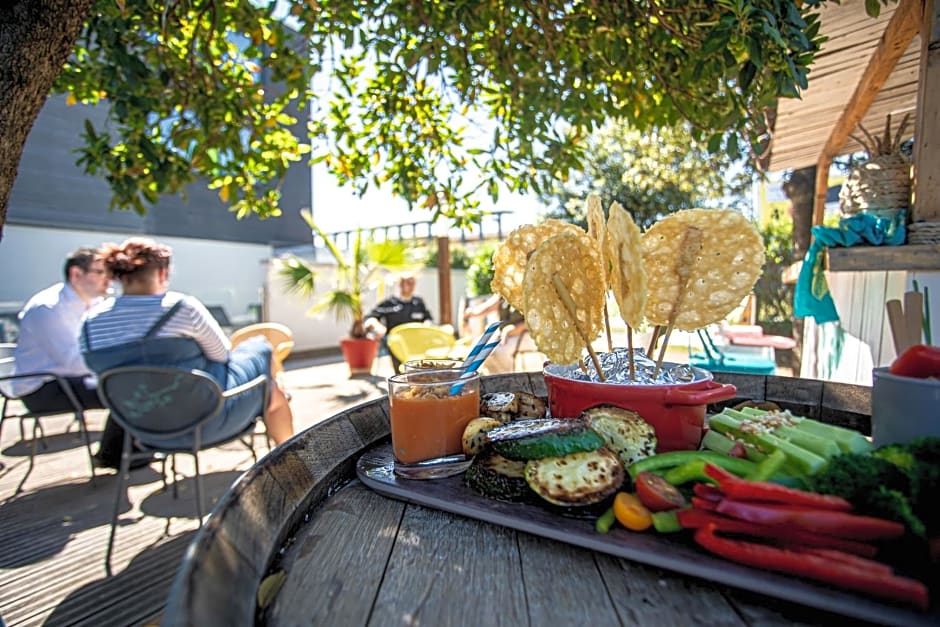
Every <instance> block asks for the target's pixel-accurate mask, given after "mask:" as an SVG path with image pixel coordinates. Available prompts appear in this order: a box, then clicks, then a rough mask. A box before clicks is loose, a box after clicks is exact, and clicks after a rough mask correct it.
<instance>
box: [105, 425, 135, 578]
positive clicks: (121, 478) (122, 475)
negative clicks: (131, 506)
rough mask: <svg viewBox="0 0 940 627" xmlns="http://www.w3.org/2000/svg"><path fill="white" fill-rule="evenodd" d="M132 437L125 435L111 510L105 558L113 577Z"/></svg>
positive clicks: (107, 571) (109, 574) (108, 572)
mask: <svg viewBox="0 0 940 627" xmlns="http://www.w3.org/2000/svg"><path fill="white" fill-rule="evenodd" d="M130 451H131V435H130V434H129V433H125V434H124V447H123V448H122V450H121V467H120V469H118V480H117V494H116V495H115V497H114V509H113V510H111V534H110V535H109V536H108V550H107V552H106V553H105V556H104V569H105V572H106V573H107V574H108V577H110V576H111V553H112V552H113V551H114V534H115V532H116V531H117V520H118V513H119V512H120V509H121V496H122V492H123V491H124V482H125V481H126V480H127V475H128V474H129V472H130V466H131V453H130Z"/></svg>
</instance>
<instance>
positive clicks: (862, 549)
mask: <svg viewBox="0 0 940 627" xmlns="http://www.w3.org/2000/svg"><path fill="white" fill-rule="evenodd" d="M676 517H677V519H678V520H679V524H680V525H682V528H683V529H700V528H701V527H704V526H705V525H707V524H709V523H711V524H714V525H715V526H716V527H717V531H720V532H723V533H733V534H737V535H746V536H751V537H754V538H767V539H770V540H774V541H775V542H776V543H779V544H783V545H785V546H788V547H790V548H793V549H794V550H796V547H798V546H799V547H801V548H804V549H807V550H811V549H815V548H819V549H820V550H825V549H837V550H838V552H844V553H843V554H847V553H851V554H853V555H861V556H862V557H874V556H875V555H876V554H877V553H878V548H877V547H876V546H875V545H873V544H868V543H867V542H858V541H857V540H846V539H844V538H835V537H833V536H826V535H823V534H821V533H813V532H812V531H806V530H804V529H795V528H793V527H772V526H770V525H758V524H757V523H750V522H746V521H744V520H736V519H734V518H728V517H727V516H722V515H721V514H717V513H715V512H709V511H705V510H700V509H694V508H689V509H681V510H679V511H677V512H676Z"/></svg>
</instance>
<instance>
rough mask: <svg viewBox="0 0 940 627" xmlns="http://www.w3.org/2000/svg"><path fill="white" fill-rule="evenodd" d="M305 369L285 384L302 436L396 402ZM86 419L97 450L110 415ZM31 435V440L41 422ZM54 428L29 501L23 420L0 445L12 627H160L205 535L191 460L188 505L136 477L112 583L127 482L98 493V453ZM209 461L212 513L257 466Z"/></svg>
mask: <svg viewBox="0 0 940 627" xmlns="http://www.w3.org/2000/svg"><path fill="white" fill-rule="evenodd" d="M301 365H303V366H304V367H303V368H298V365H297V364H296V363H295V364H293V365H292V364H291V363H288V370H287V371H286V372H285V377H284V378H285V381H286V385H287V388H288V391H289V392H290V393H291V395H292V397H293V398H292V401H291V406H292V408H293V409H294V423H295V428H297V430H298V431H299V430H301V429H304V428H307V427H309V426H311V425H312V424H315V423H316V422H319V421H320V420H322V419H324V418H327V417H329V416H330V415H332V414H335V413H338V412H340V411H342V410H343V409H345V408H348V407H350V406H352V405H355V404H358V403H360V402H364V401H367V400H371V399H373V398H376V397H378V396H381V395H383V394H384V393H385V387H384V383H383V382H384V373H380V375H381V376H372V377H368V378H358V379H351V378H350V377H349V373H348V370H346V366H345V364H343V363H341V362H324V363H318V364H316V365H313V366H311V365H310V364H309V363H308V364H301ZM389 368H390V367H389ZM87 420H88V425H89V432H90V435H91V439H92V442H93V445H92V449H93V450H97V440H98V438H99V437H100V435H101V430H102V428H103V425H104V412H103V411H89V412H87ZM25 427H26V428H25V431H26V435H27V438H29V437H30V436H31V433H32V427H31V423H30V422H27V423H26V425H25ZM43 427H44V430H45V434H46V443H47V444H48V448H42V447H38V454H37V456H36V459H35V465H34V468H33V470H32V472H31V473H30V475H29V477H28V479H27V480H26V482H25V483H24V484H23V491H22V492H21V493H19V494H14V491H15V490H16V488H17V485H18V484H19V483H20V481H21V480H22V478H23V476H24V475H25V473H26V469H27V467H28V462H29V457H28V456H29V451H30V443H29V442H28V441H27V442H23V441H21V440H20V429H19V424H18V423H17V422H11V423H9V424H4V425H3V432H2V438H0V616H2V617H3V620H4V621H5V622H6V624H7V625H8V626H9V627H13V626H19V625H53V626H54V625H66V624H68V625H94V626H95V627H101V626H107V625H153V624H156V623H158V622H159V618H160V616H161V613H162V611H163V608H164V606H165V603H166V597H167V594H168V592H169V589H170V585H171V583H172V581H173V578H174V577H175V575H176V571H177V569H178V566H179V563H180V560H181V559H182V556H183V553H184V552H185V550H186V547H187V545H188V544H189V542H190V541H191V539H192V537H193V533H194V531H195V529H196V528H197V524H196V519H195V505H194V501H193V491H194V489H195V487H194V486H195V484H194V481H193V480H192V478H191V473H192V468H193V466H192V461H191V460H190V458H188V457H187V456H181V457H180V460H179V464H178V465H179V470H180V471H181V474H182V475H183V476H184V477H185V478H183V479H181V481H180V483H179V488H180V492H179V498H178V499H174V498H173V497H172V494H171V493H169V492H163V491H162V489H161V488H162V484H161V479H160V465H159V464H154V465H152V466H150V467H148V468H146V469H140V470H135V471H133V472H132V473H131V478H130V485H129V487H128V495H129V497H130V502H127V501H126V500H125V501H124V502H123V503H122V506H121V510H120V517H119V521H120V526H119V528H118V530H117V536H116V541H115V553H114V559H113V568H114V576H112V577H110V578H109V577H107V575H106V573H105V570H104V555H105V547H106V545H107V540H108V533H109V525H110V520H111V508H112V505H113V502H114V497H115V489H116V480H117V478H116V475H115V473H114V472H113V471H110V470H98V471H97V478H96V482H95V483H96V485H95V486H94V487H93V486H92V484H91V480H90V475H91V471H90V468H89V463H88V454H87V452H86V450H85V448H84V443H83V440H82V439H81V438H80V435H79V434H78V433H77V426H76V424H74V421H73V419H72V418H71V416H67V415H66V416H56V417H51V418H48V419H44V421H43ZM70 427H71V432H70V433H66V430H67V429H69V428H70ZM255 444H256V449H257V451H258V454H259V456H260V455H263V454H265V453H266V452H267V448H266V445H265V439H264V436H263V432H261V434H260V435H259V436H258V437H256V438H255ZM199 459H200V463H201V465H202V468H203V478H204V483H205V487H206V493H207V497H208V498H207V502H206V507H205V509H206V511H209V508H210V506H211V502H212V501H214V500H217V499H218V498H219V497H220V496H221V495H222V493H223V492H224V491H225V490H226V489H227V487H228V486H229V485H230V484H231V483H232V482H233V481H234V480H235V479H236V478H238V476H240V474H241V473H242V472H244V471H245V470H247V469H248V468H250V467H251V465H252V463H253V462H252V458H251V454H250V452H249V451H248V449H246V448H245V447H243V446H241V445H240V444H238V443H230V444H227V445H225V446H223V447H219V448H217V449H211V450H208V451H204V452H203V453H200V457H199ZM167 520H169V522H170V530H169V535H164V530H165V527H166V523H167Z"/></svg>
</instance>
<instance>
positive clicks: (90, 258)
mask: <svg viewBox="0 0 940 627" xmlns="http://www.w3.org/2000/svg"><path fill="white" fill-rule="evenodd" d="M109 285H110V278H109V276H108V273H107V271H106V270H105V268H104V263H103V262H102V260H101V258H100V257H98V251H97V249H94V248H87V247H86V248H79V249H78V250H76V251H74V252H72V253H71V254H69V256H68V257H66V259H65V281H64V282H62V283H56V284H55V285H53V286H51V287H47V288H46V289H44V290H42V291H41V292H39V293H37V294H36V295H34V296H33V297H32V298H30V299H29V301H28V302H27V303H26V306H25V307H24V308H23V311H21V312H20V314H19V320H20V333H19V339H18V340H17V344H16V349H15V352H14V353H13V362H14V363H13V368H14V370H13V372H14V374H17V373H18V374H26V373H30V372H52V373H53V374H57V375H59V376H61V377H63V378H64V379H65V381H66V382H67V383H68V385H69V386H70V387H71V389H72V391H73V392H74V393H75V397H76V398H77V399H78V402H79V403H80V404H81V405H82V407H83V408H85V409H101V408H102V407H103V406H102V404H101V401H100V400H99V399H98V392H97V389H96V382H95V378H94V375H93V374H92V372H91V370H89V368H88V366H87V365H86V364H85V360H84V359H82V354H81V352H80V351H79V348H78V335H79V329H80V328H81V321H82V316H83V315H85V312H86V311H87V310H88V309H90V308H91V307H92V306H94V305H95V304H97V303H98V302H100V301H101V298H102V297H103V296H104V295H105V294H106V293H107V291H108V287H109ZM12 387H13V391H14V392H15V393H16V394H17V395H19V396H21V400H22V402H23V404H24V405H26V408H27V409H29V410H30V411H36V412H40V411H58V410H61V411H62V412H70V411H72V410H73V407H72V404H71V403H70V401H69V398H68V397H67V396H66V395H65V392H63V391H62V388H61V387H60V386H59V384H58V382H56V381H55V380H52V381H44V380H42V379H38V378H37V379H18V380H16V381H14V382H13V386H12ZM123 439H124V430H123V429H121V427H119V426H118V425H117V424H116V423H115V422H114V421H113V420H110V419H109V420H108V421H107V422H106V423H105V428H104V433H103V434H102V436H101V444H100V446H99V448H98V453H97V455H95V465H97V466H105V467H111V468H117V467H118V465H119V463H120V457H121V443H122V442H123Z"/></svg>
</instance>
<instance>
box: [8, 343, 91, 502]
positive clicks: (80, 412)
mask: <svg viewBox="0 0 940 627" xmlns="http://www.w3.org/2000/svg"><path fill="white" fill-rule="evenodd" d="M15 347H16V345H15V344H0V398H2V399H3V403H2V408H0V435H2V434H3V425H4V423H6V422H7V421H8V420H11V419H12V420H19V421H20V439H22V440H23V441H24V442H25V441H26V430H25V427H24V426H23V423H24V422H25V421H27V420H32V421H33V435H32V440H31V443H30V444H31V446H30V453H29V466H28V467H27V469H26V474H25V475H23V478H22V479H20V482H19V484H18V485H17V486H16V493H19V492H20V491H21V490H22V489H23V485H24V484H25V483H26V479H27V478H29V475H30V473H31V472H33V467H34V465H35V458H36V446H37V444H38V443H40V442H41V443H42V445H43V447H46V446H47V445H46V443H45V440H44V438H45V431H44V430H43V428H42V423H41V422H40V419H42V418H47V417H50V416H61V415H62V414H69V413H71V414H74V416H75V420H76V421H77V422H78V425H79V430H80V431H81V434H82V437H83V438H84V440H85V449H86V450H87V451H88V464H89V466H90V468H91V483H92V485H93V486H94V485H95V463H94V457H93V455H92V452H91V438H90V436H89V435H88V426H87V424H86V422H85V410H84V408H83V407H82V405H81V403H80V402H79V401H78V397H76V396H75V392H74V391H73V390H72V388H71V386H70V385H69V384H68V383H67V382H66V381H65V379H64V378H62V377H60V376H58V375H55V374H53V373H51V372H31V373H20V374H13V371H14V368H13V350H14V349H15ZM25 379H42V380H43V381H44V382H48V381H56V382H57V383H58V384H59V387H61V388H62V393H63V396H64V397H65V398H66V399H67V400H68V403H69V405H70V407H69V408H68V409H57V410H49V411H30V410H29V409H27V408H26V406H25V405H23V404H22V403H19V404H17V403H16V402H15V401H19V400H20V398H21V397H22V396H24V394H21V393H18V392H17V389H16V385H15V383H14V382H15V381H19V380H25ZM69 427H71V425H69Z"/></svg>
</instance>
